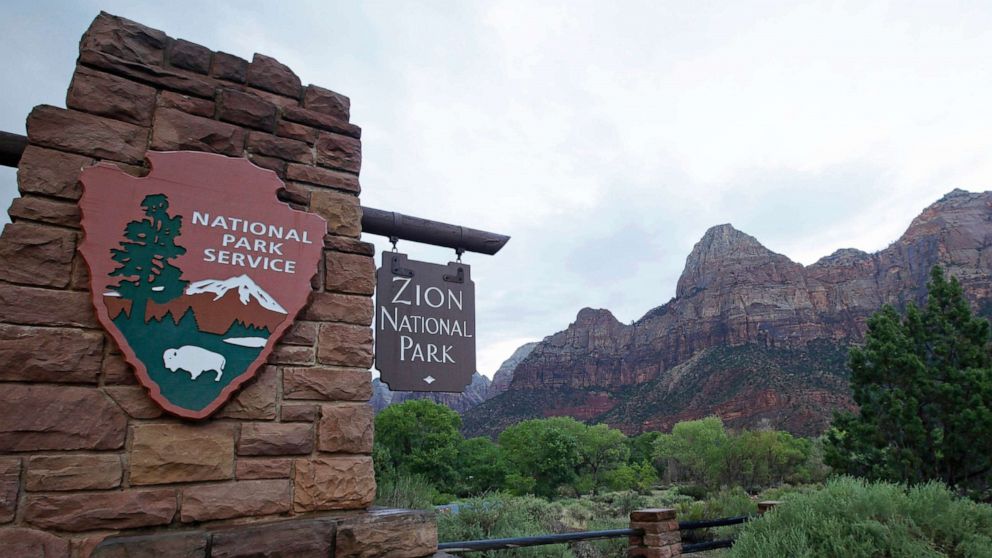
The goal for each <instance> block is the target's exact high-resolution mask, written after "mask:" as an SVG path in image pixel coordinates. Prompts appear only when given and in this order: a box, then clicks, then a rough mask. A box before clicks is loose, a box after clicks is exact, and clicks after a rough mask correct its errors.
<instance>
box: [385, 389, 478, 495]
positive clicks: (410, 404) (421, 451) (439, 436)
mask: <svg viewBox="0 0 992 558" xmlns="http://www.w3.org/2000/svg"><path fill="white" fill-rule="evenodd" d="M461 423H462V421H461V417H459V416H458V413H456V412H454V411H452V410H451V409H449V408H448V407H446V406H444V405H438V404H437V403H434V402H433V401H428V400H426V399H414V400H410V401H404V402H403V403H400V404H399V405H390V406H389V407H386V408H385V409H384V410H383V411H382V412H381V413H379V415H378V416H377V417H376V418H375V443H376V445H378V446H381V447H380V448H379V449H378V450H373V451H374V454H375V455H377V456H379V457H380V458H382V459H388V460H389V463H388V464H387V463H381V464H379V463H377V464H376V467H377V469H379V470H380V471H390V470H392V471H395V472H396V473H398V474H408V475H421V476H423V477H424V478H426V479H427V480H429V481H430V482H431V483H432V484H433V485H434V486H436V487H438V488H441V489H450V488H449V487H451V486H453V485H454V483H455V480H456V479H457V471H456V469H455V463H456V460H457V458H458V446H459V444H460V443H461V441H462V435H461V434H460V433H459V432H458V429H459V428H460V427H461Z"/></svg>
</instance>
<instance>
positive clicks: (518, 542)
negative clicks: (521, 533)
mask: <svg viewBox="0 0 992 558" xmlns="http://www.w3.org/2000/svg"><path fill="white" fill-rule="evenodd" d="M643 534H644V531H643V530H641V529H609V530H605V531H576V532H574V533H555V534H551V535H534V536H532V537H512V538H506V539H484V540H476V541H456V542H446V543H438V545H437V549H438V550H444V551H445V552H449V551H450V552H482V551H484V550H509V549H513V548H522V547H525V546H542V545H547V544H563V543H570V542H579V541H593V540H605V539H618V538H621V537H640V536H642V535H643Z"/></svg>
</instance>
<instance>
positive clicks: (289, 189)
mask: <svg viewBox="0 0 992 558" xmlns="http://www.w3.org/2000/svg"><path fill="white" fill-rule="evenodd" d="M282 176H285V174H283V175H282ZM284 184H285V186H283V187H282V188H280V189H279V192H278V196H279V199H280V200H282V201H285V202H289V203H295V204H297V205H302V206H304V207H309V206H310V190H309V189H308V188H306V185H305V184H299V183H296V182H286V183H284Z"/></svg>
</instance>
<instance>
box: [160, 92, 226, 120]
mask: <svg viewBox="0 0 992 558" xmlns="http://www.w3.org/2000/svg"><path fill="white" fill-rule="evenodd" d="M158 106H159V108H171V109H176V110H180V111H182V112H188V113H189V114H194V115H196V116H205V117H207V118H210V117H212V116H213V115H214V102H213V101H208V100H206V99H198V98H196V97H190V96H189V95H183V94H182V93H175V92H173V91H162V92H161V93H159V95H158Z"/></svg>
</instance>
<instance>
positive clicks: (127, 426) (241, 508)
mask: <svg viewBox="0 0 992 558" xmlns="http://www.w3.org/2000/svg"><path fill="white" fill-rule="evenodd" d="M66 106H67V107H68V108H67V109H63V108H57V107H53V106H39V107H36V108H35V109H34V110H33V111H32V112H31V115H30V116H29V117H28V122H27V128H28V141H29V145H28V148H27V150H26V151H25V152H24V155H23V158H22V160H21V163H20V167H19V170H18V188H19V191H20V194H21V196H20V197H19V198H18V199H16V200H14V202H13V204H12V205H11V208H10V212H9V213H10V217H11V220H12V223H10V224H8V225H7V226H6V227H4V230H3V233H2V236H0V548H4V549H5V550H9V549H16V550H15V551H13V552H12V553H11V552H3V554H4V555H7V554H10V555H12V556H13V555H17V556H50V557H63V556H70V555H72V556H88V555H89V554H90V553H91V551H92V550H93V549H94V548H96V547H97V546H99V545H100V543H101V541H103V540H104V539H105V538H107V537H108V536H110V535H115V534H120V535H126V536H125V537H124V538H123V539H121V538H117V539H113V540H108V541H107V543H106V544H104V545H103V548H106V547H109V546H114V545H117V547H120V546H121V545H126V544H128V541H132V542H133V541H135V540H136V539H135V537H138V539H137V540H139V541H140V542H139V543H134V544H137V546H138V547H146V546H147V545H150V544H151V542H150V541H153V542H155V545H156V546H147V548H155V549H156V552H159V553H160V554H161V553H163V552H165V550H162V549H166V550H168V549H172V550H176V549H184V552H185V551H187V550H188V552H187V553H186V554H183V555H184V556H204V555H205V553H206V549H207V548H213V556H221V555H223V556H237V555H239V552H240V551H239V550H238V548H248V547H250V548H252V549H254V551H256V552H262V553H264V552H263V551H264V550H265V549H266V545H273V544H275V545H278V547H279V548H294V549H297V550H299V549H316V550H308V552H309V551H313V552H319V553H321V555H323V556H327V555H329V552H330V551H328V553H325V552H324V550H326V549H329V548H332V547H333V545H334V544H336V545H337V546H338V547H339V550H338V551H337V553H336V554H337V555H338V556H377V555H382V554H381V553H382V552H383V551H384V547H383V545H389V547H388V548H386V550H388V551H389V552H390V555H391V556H397V557H400V556H411V557H413V556H424V555H429V554H431V553H432V552H433V551H434V550H435V548H436V530H435V527H434V522H433V518H432V517H431V516H430V515H428V514H422V513H413V512H403V511H395V510H393V511H389V512H388V513H387V512H376V513H367V510H368V509H369V508H370V506H371V505H372V502H373V500H374V497H375V480H374V474H373V467H372V458H371V452H372V434H373V428H372V421H373V415H372V409H371V407H370V406H369V405H368V403H367V402H368V399H369V398H370V396H371V394H372V390H371V378H370V373H369V370H368V369H369V368H370V366H371V364H372V332H371V329H370V325H371V323H372V313H373V305H372V298H371V297H372V294H373V286H374V273H375V264H374V261H373V256H374V250H373V247H372V245H371V244H368V243H365V242H362V241H361V240H360V233H361V207H360V205H359V198H358V195H359V192H360V186H359V177H358V175H359V170H360V167H361V161H362V155H361V140H360V138H361V130H360V128H358V127H357V126H355V125H354V124H351V123H350V122H349V117H350V115H349V107H350V101H349V99H348V98H347V97H345V96H343V95H340V94H338V93H335V92H333V91H330V90H327V89H323V88H321V87H317V86H314V85H307V86H303V84H302V83H301V82H300V79H299V78H298V77H297V76H296V74H294V73H293V72H292V70H290V69H289V68H287V67H286V66H284V65H283V64H281V63H279V62H278V61H276V60H275V59H273V58H270V57H267V56H264V55H261V54H256V55H255V56H254V58H253V59H252V61H251V62H249V61H247V60H242V59H240V58H238V57H236V56H232V55H230V54H226V53H223V52H213V51H211V50H209V49H207V48H205V47H203V46H200V45H196V44H193V43H191V42H189V41H185V40H182V39H173V38H171V37H169V36H167V35H166V34H165V33H163V32H161V31H158V30H155V29H151V28H148V27H145V26H143V25H141V24H138V23H135V22H133V21H129V20H126V19H122V18H119V17H115V16H112V15H109V14H106V13H101V14H100V15H99V16H97V18H96V19H95V20H94V21H93V23H92V25H91V26H90V28H89V29H88V30H87V32H86V34H85V35H84V36H83V38H82V41H81V42H80V53H79V59H78V61H77V66H76V70H75V73H74V74H73V76H72V80H71V84H70V87H69V91H68V95H67V98H66ZM147 150H159V151H169V150H192V151H205V152H211V153H219V154H222V155H227V156H232V157H247V158H249V159H250V160H251V161H252V162H254V163H255V164H256V165H258V166H261V167H264V168H267V169H271V170H273V171H274V172H276V174H278V176H279V177H280V178H281V179H282V180H283V181H284V182H285V189H284V190H283V191H282V192H280V199H282V200H283V201H285V202H288V203H289V204H290V205H292V206H293V207H295V208H297V209H300V210H306V211H312V212H314V213H317V214H319V215H321V216H322V217H324V218H325V219H326V220H327V223H328V230H327V235H326V236H325V237H324V239H323V243H324V249H325V251H324V257H323V260H322V262H321V263H320V267H319V271H318V274H317V276H316V277H315V278H314V279H313V281H312V282H311V288H312V294H311V298H310V302H309V303H308V305H307V306H306V307H305V308H304V309H303V310H302V311H301V313H300V315H299V316H298V318H297V321H296V323H295V324H294V326H293V327H292V328H291V329H290V330H289V331H288V332H287V333H286V335H285V336H284V337H283V338H282V339H281V340H280V341H279V343H278V344H277V345H276V348H275V350H274V351H273V352H272V354H271V357H270V359H269V363H268V365H267V366H265V367H264V368H263V369H262V370H260V371H259V372H258V374H257V375H256V377H255V378H254V379H253V380H252V381H250V382H249V383H248V384H246V385H245V386H244V387H243V388H242V389H241V391H240V393H238V394H237V395H236V396H235V397H234V398H233V399H232V400H231V401H229V402H228V403H227V404H226V405H225V406H224V407H222V408H221V410H220V411H219V412H217V413H216V414H215V415H213V416H212V417H211V418H209V419H206V420H203V421H197V422H190V421H185V420H180V419H177V418H175V417H172V416H169V415H165V414H163V412H162V411H161V410H160V409H159V408H158V407H157V406H156V405H155V403H154V402H153V401H152V400H151V399H150V398H149V396H148V394H147V392H146V390H145V388H143V387H141V386H140V385H138V384H137V382H136V379H135V377H134V374H133V372H132V371H131V370H130V368H129V366H128V365H127V364H126V363H125V361H124V360H123V359H122V357H121V356H120V352H119V350H118V348H117V347H116V346H115V344H114V342H113V340H112V339H111V338H110V337H109V336H107V335H105V334H104V332H103V330H102V329H101V328H100V326H99V324H98V323H97V320H96V318H95V315H94V310H93V307H92V304H91V302H90V293H89V279H88V276H87V269H86V266H85V264H84V262H83V260H82V258H81V257H80V256H79V254H78V253H77V251H76V245H77V243H78V242H79V240H80V236H81V231H80V230H79V227H80V225H79V220H80V215H79V208H78V205H77V203H76V202H77V200H78V199H79V197H80V194H81V187H80V185H79V183H78V181H77V178H78V175H79V172H80V170H81V169H82V168H83V167H86V166H89V165H92V164H94V163H96V162H99V161H107V162H112V163H115V164H117V165H118V166H119V167H120V168H122V169H124V170H125V171H127V172H129V173H132V174H134V175H138V176H140V175H142V174H144V173H145V172H146V171H147V169H146V168H145V165H146V163H145V159H144V154H145V152H146V151H147ZM344 511H348V512H349V513H348V514H342V513H341V512H344ZM355 512H358V513H355ZM276 520H278V521H279V522H280V523H278V524H277V526H275V527H273V526H271V525H269V524H270V523H271V522H273V521H276ZM232 522H234V523H238V524H241V525H240V526H239V527H237V528H230V527H227V528H225V529H223V530H217V529H215V525H216V524H218V523H220V524H222V525H227V524H229V523H232ZM380 525H381V526H380ZM232 529H233V530H232ZM276 532H279V533H282V534H281V535H278V536H276V535H274V533H276ZM148 537H151V539H149V538H148ZM287 537H288V538H287ZM404 540H405V541H407V542H405V543H402V542H397V541H404ZM334 541H336V542H334ZM342 544H345V545H346V548H340V547H341V545H342ZM161 545H165V546H161ZM238 545H241V546H240V547H239V546H238ZM245 545H248V546H245ZM287 545H289V546H287ZM294 545H295V546H294ZM223 549H228V550H223ZM222 551H223V552H222ZM301 551H302V550H301ZM101 552H103V551H101ZM125 554H126V553H125Z"/></svg>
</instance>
